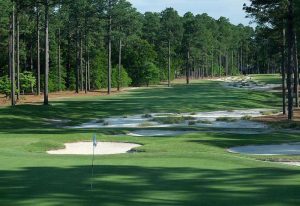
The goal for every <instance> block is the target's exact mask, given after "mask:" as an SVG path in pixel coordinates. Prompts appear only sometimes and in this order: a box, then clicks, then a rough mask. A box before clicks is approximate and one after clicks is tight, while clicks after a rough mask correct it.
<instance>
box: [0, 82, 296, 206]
mask: <svg viewBox="0 0 300 206" xmlns="http://www.w3.org/2000/svg"><path fill="white" fill-rule="evenodd" d="M261 79H263V78H262V77H261ZM274 105H275V108H280V96H279V95H278V94H276V93H271V92H258V91H248V90H241V89H229V88H223V87H222V86H220V84H219V83H218V82H214V81H206V80H202V81H194V82H193V84H191V85H188V86H187V85H184V84H181V83H176V84H175V85H174V86H173V87H172V88H164V87H161V88H160V87H156V88H150V89H143V88H141V89H138V90H132V91H128V92H124V93H120V94H117V95H114V96H99V97H95V96H94V97H76V98H68V99H54V101H52V102H51V105H49V106H41V105H19V106H17V107H15V108H13V109H12V108H10V107H1V108H0V121H1V125H0V131H1V133H0V147H1V150H0V165H1V166H0V200H1V203H0V204H1V205H8V206H9V205H14V206H16V205H72V206H73V205H130V206H132V205H137V206H138V205H178V206H179V205H180V206H181V205H212V206H213V205H249V206H250V205H268V206H269V205H298V204H300V200H299V192H300V185H299V183H300V168H298V167H294V166H287V165H283V164H280V163H272V162H265V161H260V160H259V158H263V157H259V158H257V157H253V156H247V155H239V154H232V153H228V152H227V148H230V147H234V146H241V145H263V144H272V143H273V144H274V143H286V142H299V134H293V133H289V134H288V133H286V132H284V131H283V132H279V131H278V130H274V131H273V132H272V133H268V134H255V135H247V134H226V133H222V131H221V130H219V131H214V132H208V131H201V130H197V129H195V128H194V130H195V131H194V132H192V133H188V134H185V133H183V134H179V135H176V136H166V137H149V136H148V137H134V136H127V135H125V134H126V133H128V132H130V131H131V130H132V129H130V128H128V129H126V128H125V129H123V128H122V129H111V128H102V129H71V128H64V127H62V126H60V125H57V124H51V123H49V121H47V119H49V118H51V119H60V120H61V119H64V120H68V122H67V123H66V124H67V125H79V124H82V123H85V122H88V121H90V120H92V119H95V118H106V117H110V116H116V115H119V116H121V115H134V114H147V113H151V112H160V113H163V112H166V113H167V112H208V111H220V110H225V111H227V110H232V109H250V108H253V109H254V108H274ZM276 106H277V107H276ZM94 133H96V134H97V138H98V141H108V142H128V143H137V144H140V145H142V146H141V147H138V148H136V149H135V152H132V153H127V154H118V155H105V156H96V157H95V167H94V180H93V182H94V183H93V190H91V187H90V184H91V181H92V179H91V161H92V159H91V156H89V155H88V156H86V155H85V156H81V155H50V154H47V153H46V151H48V150H53V149H62V148H63V147H64V146H63V144H64V143H72V142H78V141H91V138H92V135H93V134H94ZM116 134H117V135H116ZM278 158H280V157H278ZM293 158H294V159H297V158H298V156H294V157H293ZM298 159H300V158H298Z"/></svg>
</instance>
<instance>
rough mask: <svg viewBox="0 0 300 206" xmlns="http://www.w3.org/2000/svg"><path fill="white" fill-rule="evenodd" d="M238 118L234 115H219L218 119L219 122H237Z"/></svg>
mask: <svg viewBox="0 0 300 206" xmlns="http://www.w3.org/2000/svg"><path fill="white" fill-rule="evenodd" d="M237 120H238V119H237V118H233V117H218V118H217V119H216V121H218V122H236V121H237Z"/></svg>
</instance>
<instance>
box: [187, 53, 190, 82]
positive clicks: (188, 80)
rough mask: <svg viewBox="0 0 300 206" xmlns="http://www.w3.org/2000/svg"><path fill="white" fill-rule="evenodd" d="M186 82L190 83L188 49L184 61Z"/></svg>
mask: <svg viewBox="0 0 300 206" xmlns="http://www.w3.org/2000/svg"><path fill="white" fill-rule="evenodd" d="M186 84H190V51H189V49H188V51H187V61H186Z"/></svg>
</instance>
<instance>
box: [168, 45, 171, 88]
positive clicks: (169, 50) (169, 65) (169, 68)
mask: <svg viewBox="0 0 300 206" xmlns="http://www.w3.org/2000/svg"><path fill="white" fill-rule="evenodd" d="M170 86H171V41H170V40H169V47H168V87H170Z"/></svg>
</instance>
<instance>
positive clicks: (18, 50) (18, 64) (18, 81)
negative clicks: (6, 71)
mask: <svg viewBox="0 0 300 206" xmlns="http://www.w3.org/2000/svg"><path fill="white" fill-rule="evenodd" d="M16 23H17V25H16V27H17V34H16V55H17V56H16V57H17V58H16V61H17V62H16V63H17V65H16V66H17V100H19V99H20V90H21V86H20V21H19V15H18V14H17V15H16Z"/></svg>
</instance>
